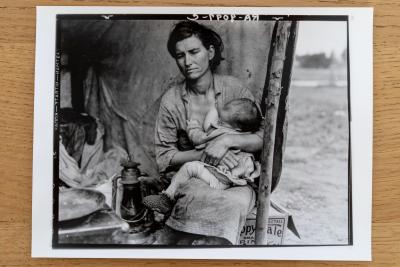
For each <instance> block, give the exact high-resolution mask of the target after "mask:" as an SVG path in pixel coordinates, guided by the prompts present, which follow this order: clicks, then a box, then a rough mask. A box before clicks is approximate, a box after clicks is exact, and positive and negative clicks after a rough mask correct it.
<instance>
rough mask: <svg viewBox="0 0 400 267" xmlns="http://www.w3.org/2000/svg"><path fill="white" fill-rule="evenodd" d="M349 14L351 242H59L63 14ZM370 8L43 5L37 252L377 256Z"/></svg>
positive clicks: (35, 161) (86, 255) (246, 256)
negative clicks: (57, 132)
mask: <svg viewBox="0 0 400 267" xmlns="http://www.w3.org/2000/svg"><path fill="white" fill-rule="evenodd" d="M138 13H149V14H195V13H197V14H199V13H203V14H209V13H211V14H213V13H214V14H238V13H240V14H265V15H268V14H271V15H277V14H282V15H348V16H349V38H350V39H349V42H350V47H349V49H350V51H349V55H350V73H351V79H350V81H351V84H350V88H351V100H352V101H351V115H352V120H351V151H352V183H353V184H352V190H353V193H352V197H353V199H352V203H353V241H354V242H353V245H352V246H321V247H314V246H313V247H268V248H266V247H262V248H254V247H252V248H237V247H233V248H207V249H204V248H201V249H193V248H190V249H181V248H179V249H164V248H163V249H156V248H154V249H152V248H151V249H149V248H147V249H140V248H129V249H127V248H123V249H122V248H121V249H119V248H118V249H86V248H85V249H76V248H74V249H59V248H57V249H53V248H52V245H51V244H52V242H51V239H52V202H53V201H52V194H51V193H50V192H52V191H53V190H52V184H53V183H52V180H53V170H52V162H53V142H52V140H53V103H54V71H55V69H54V68H55V66H54V65H55V64H54V63H55V40H56V15H57V14H138ZM372 19H373V9H372V8H238V7H235V8H215V7H213V8H210V7H197V8H193V7H168V8H166V7H37V25H36V64H35V104H34V105H35V107H34V108H35V117H34V118H35V119H34V141H33V145H34V147H33V181H32V183H33V184H32V190H33V192H32V198H33V199H32V257H57V258H58V257H62V258H163V259H167V258H173V259H257V260H266V259H281V260H295V259H296V260H363V261H369V260H371V199H372V97H373V94H372Z"/></svg>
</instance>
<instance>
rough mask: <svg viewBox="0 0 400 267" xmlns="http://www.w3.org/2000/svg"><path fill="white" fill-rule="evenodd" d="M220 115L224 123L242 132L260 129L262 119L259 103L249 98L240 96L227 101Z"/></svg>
mask: <svg viewBox="0 0 400 267" xmlns="http://www.w3.org/2000/svg"><path fill="white" fill-rule="evenodd" d="M219 117H220V120H221V122H222V123H225V124H228V125H229V126H230V127H232V128H234V129H237V130H239V131H241V132H256V131H258V129H259V128H260V124H261V119H262V117H261V114H260V111H259V109H258V108H257V105H256V104H255V103H254V102H253V101H251V100H250V99H247V98H238V99H234V100H231V101H229V102H228V103H226V104H225V106H224V107H223V108H222V110H221V111H220V113H219Z"/></svg>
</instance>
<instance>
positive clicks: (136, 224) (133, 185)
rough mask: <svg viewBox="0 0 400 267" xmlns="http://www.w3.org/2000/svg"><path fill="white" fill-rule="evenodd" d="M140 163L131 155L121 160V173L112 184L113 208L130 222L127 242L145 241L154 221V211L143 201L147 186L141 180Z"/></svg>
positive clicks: (123, 218) (118, 214)
mask: <svg viewBox="0 0 400 267" xmlns="http://www.w3.org/2000/svg"><path fill="white" fill-rule="evenodd" d="M139 165H140V164H139V163H137V162H134V161H133V157H132V156H131V155H129V156H128V158H127V159H126V160H123V161H122V162H121V166H122V167H123V169H122V171H121V174H120V175H118V176H116V177H115V178H114V179H113V184H112V208H113V210H114V211H115V213H116V214H117V216H119V217H120V218H121V219H122V220H124V221H126V222H127V223H128V224H129V227H130V230H129V233H128V234H127V241H126V242H127V243H130V244H140V243H145V242H146V239H147V237H148V232H149V230H150V228H151V224H152V221H153V218H152V213H150V212H149V211H148V210H147V209H146V208H145V206H144V205H143V202H142V199H143V197H144V196H145V195H146V187H145V185H143V184H142V183H141V182H140V180H139V177H140V176H141V172H140V170H139V168H138V166H139Z"/></svg>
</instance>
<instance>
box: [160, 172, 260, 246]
mask: <svg viewBox="0 0 400 267" xmlns="http://www.w3.org/2000/svg"><path fill="white" fill-rule="evenodd" d="M255 198H256V194H255V192H254V190H253V189H252V188H251V187H250V186H248V185H245V186H235V187H232V188H229V189H226V190H218V189H213V188H210V187H209V186H208V185H207V184H206V183H204V182H203V181H201V180H199V179H190V180H189V182H188V183H187V184H185V185H183V186H181V187H180V188H179V189H178V198H177V202H176V204H175V207H174V209H173V210H172V213H171V216H170V217H169V219H168V220H167V222H166V224H167V225H168V226H169V227H171V228H173V229H175V230H178V231H183V232H187V233H192V234H199V235H206V236H216V237H221V238H225V239H227V240H229V241H230V242H231V243H232V244H234V245H235V244H237V243H238V240H239V235H240V231H241V229H242V227H243V225H244V223H245V221H246V217H247V214H248V213H249V212H250V211H251V210H252V208H253V207H254V205H255Z"/></svg>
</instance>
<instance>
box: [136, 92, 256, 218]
mask: <svg viewBox="0 0 400 267" xmlns="http://www.w3.org/2000/svg"><path fill="white" fill-rule="evenodd" d="M260 123H261V115H260V111H259V110H258V107H257V106H256V104H255V103H254V102H252V101H251V100H249V99H247V98H240V99H234V100H232V101H230V102H228V103H226V104H225V106H224V107H223V108H222V110H221V114H220V115H219V114H218V112H217V110H216V109H215V108H212V109H211V110H210V111H209V112H208V113H207V115H206V117H205V119H204V125H203V126H201V125H200V123H199V122H198V121H197V120H189V121H188V129H187V131H188V136H189V139H190V141H191V142H192V143H193V144H194V145H195V146H196V149H199V148H202V147H204V146H205V145H206V144H207V143H208V142H209V141H211V140H213V139H215V138H217V137H219V136H222V135H224V134H244V133H252V132H255V131H257V130H258V129H259V128H260ZM235 155H236V156H237V158H238V164H237V165H236V166H234V167H233V168H231V167H230V166H228V165H226V164H223V163H220V164H218V166H212V165H209V164H206V163H204V162H202V161H192V162H186V163H185V164H183V166H182V167H181V168H180V169H179V171H178V172H177V173H176V174H175V175H174V176H173V177H172V179H171V184H170V185H169V186H168V188H167V189H166V190H164V191H163V192H162V193H161V194H159V195H150V196H147V197H145V199H144V201H143V204H144V205H145V206H147V207H148V208H150V209H152V210H155V211H158V212H160V213H168V212H170V210H171V209H172V205H173V203H174V202H175V200H176V197H175V195H176V193H177V190H178V188H179V187H180V186H182V185H184V184H185V183H186V182H187V181H188V180H189V179H191V178H194V179H200V180H202V181H203V182H206V184H208V185H209V186H210V187H211V188H214V189H227V188H229V187H231V186H235V185H245V184H247V182H254V178H256V177H258V176H259V175H260V164H259V163H258V162H256V161H255V160H254V156H253V155H252V154H250V153H247V152H241V151H237V153H235Z"/></svg>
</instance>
